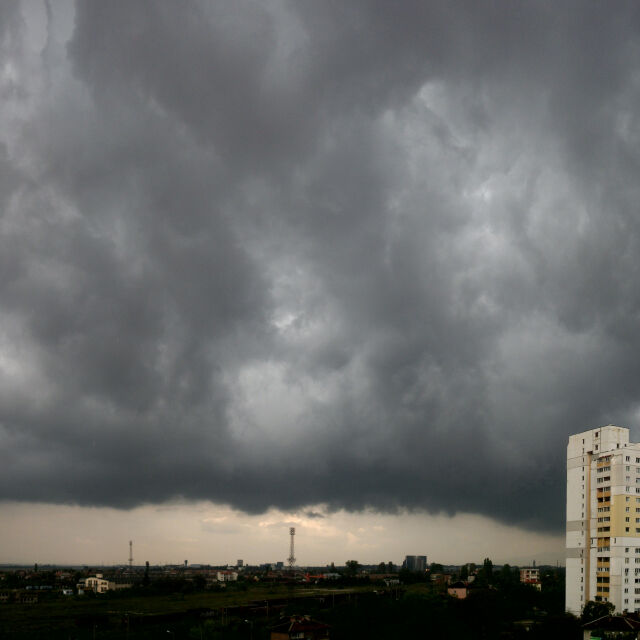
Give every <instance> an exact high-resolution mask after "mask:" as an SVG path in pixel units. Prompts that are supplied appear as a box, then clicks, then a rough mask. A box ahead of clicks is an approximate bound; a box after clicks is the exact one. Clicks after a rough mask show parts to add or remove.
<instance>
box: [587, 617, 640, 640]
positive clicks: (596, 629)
mask: <svg viewBox="0 0 640 640" xmlns="http://www.w3.org/2000/svg"><path fill="white" fill-rule="evenodd" d="M592 632H593V633H594V635H593V636H592V635H591V634H592ZM603 634H607V635H606V636H605V637H616V638H622V637H629V635H631V634H636V635H635V637H636V638H637V637H640V619H639V617H638V614H633V613H628V614H623V615H618V616H603V617H602V618H598V619H597V620H592V621H591V622H587V623H586V624H583V625H582V637H583V640H591V638H594V639H595V638H602V637H603ZM631 637H633V636H631Z"/></svg>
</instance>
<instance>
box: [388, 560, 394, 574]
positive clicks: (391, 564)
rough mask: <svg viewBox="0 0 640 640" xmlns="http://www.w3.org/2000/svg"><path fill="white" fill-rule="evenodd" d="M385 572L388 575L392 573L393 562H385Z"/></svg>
mask: <svg viewBox="0 0 640 640" xmlns="http://www.w3.org/2000/svg"><path fill="white" fill-rule="evenodd" d="M387 571H389V573H393V562H391V560H389V562H387Z"/></svg>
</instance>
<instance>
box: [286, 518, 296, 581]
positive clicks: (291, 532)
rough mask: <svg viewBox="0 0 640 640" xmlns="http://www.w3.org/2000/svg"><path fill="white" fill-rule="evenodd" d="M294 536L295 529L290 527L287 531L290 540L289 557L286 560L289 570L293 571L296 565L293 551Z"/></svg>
mask: <svg viewBox="0 0 640 640" xmlns="http://www.w3.org/2000/svg"><path fill="white" fill-rule="evenodd" d="M295 535H296V528H295V527H291V528H290V529H289V536H290V538H291V543H290V547H289V557H288V558H287V560H288V561H289V569H290V570H292V571H293V567H294V566H295V564H296V556H295V553H294V550H293V539H294V538H295Z"/></svg>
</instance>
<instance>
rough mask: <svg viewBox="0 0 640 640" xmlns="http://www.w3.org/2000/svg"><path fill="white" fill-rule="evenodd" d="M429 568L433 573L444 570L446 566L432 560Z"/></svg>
mask: <svg viewBox="0 0 640 640" xmlns="http://www.w3.org/2000/svg"><path fill="white" fill-rule="evenodd" d="M429 569H430V571H431V573H442V572H443V571H444V567H443V566H442V565H441V564H439V563H437V562H432V563H431V565H430V566H429Z"/></svg>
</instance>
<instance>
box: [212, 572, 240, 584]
mask: <svg viewBox="0 0 640 640" xmlns="http://www.w3.org/2000/svg"><path fill="white" fill-rule="evenodd" d="M237 579H238V572H237V571H229V570H226V571H217V572H216V580H217V581H218V582H235V581H236V580H237Z"/></svg>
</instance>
